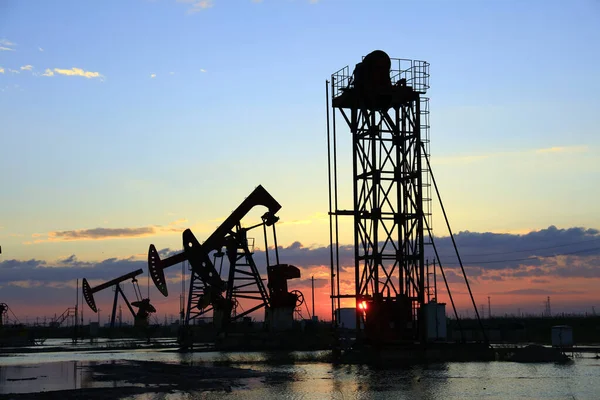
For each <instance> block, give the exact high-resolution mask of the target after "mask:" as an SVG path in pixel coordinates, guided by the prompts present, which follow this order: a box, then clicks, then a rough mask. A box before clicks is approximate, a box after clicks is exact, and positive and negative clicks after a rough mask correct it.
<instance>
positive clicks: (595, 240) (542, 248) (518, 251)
mask: <svg viewBox="0 0 600 400" xmlns="http://www.w3.org/2000/svg"><path fill="white" fill-rule="evenodd" d="M597 241H600V238H596V239H590V240H582V241H579V242H572V243H563V244H557V245H553V246H547V247H538V248H535V249H525V250H512V251H501V252H496V253H474V254H465V255H464V256H465V257H472V256H476V257H485V256H495V255H499V254H513V253H525V252H527V251H537V250H547V249H554V248H557V247H566V246H573V245H576V244H582V243H589V242H597Z"/></svg>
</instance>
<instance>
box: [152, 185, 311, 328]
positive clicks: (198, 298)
mask: <svg viewBox="0 0 600 400" xmlns="http://www.w3.org/2000/svg"><path fill="white" fill-rule="evenodd" d="M255 206H264V207H266V208H267V210H268V211H267V212H266V213H265V214H263V215H262V217H261V219H262V222H260V223H258V224H256V225H253V226H250V227H247V228H245V227H242V225H241V220H242V219H243V218H244V217H245V216H246V215H247V214H248V213H249V212H250V211H251V210H252V209H253V208H254V207H255ZM279 209H281V205H280V204H279V203H278V202H277V201H276V200H275V199H274V198H273V197H272V196H271V195H270V194H269V193H268V192H267V191H266V190H265V189H264V188H263V187H262V186H258V187H257V188H256V189H254V191H253V192H252V193H251V194H250V195H249V196H248V197H247V198H246V199H245V200H244V201H243V202H242V203H241V204H240V205H239V206H238V207H237V208H236V209H235V210H234V211H233V212H232V213H231V215H230V216H229V217H228V218H227V219H226V220H225V221H224V222H223V223H222V224H221V225H220V226H219V227H218V228H217V229H216V230H215V231H214V232H213V233H212V234H211V235H210V236H209V237H208V238H207V239H206V240H205V241H204V242H203V243H200V242H198V240H197V239H196V237H195V236H194V234H193V233H192V231H191V230H189V229H187V230H185V231H184V232H183V235H182V236H183V248H184V252H183V253H179V254H176V255H174V256H171V257H169V258H167V259H165V260H161V259H160V257H159V255H158V252H157V251H156V247H155V246H154V245H150V249H149V251H148V266H149V269H150V276H151V277H152V280H153V281H154V283H155V285H156V287H157V288H158V289H159V291H160V292H161V293H162V294H163V295H165V296H167V295H168V290H167V286H166V280H165V275H164V269H165V268H168V267H170V266H172V265H175V264H178V263H180V262H183V261H184V260H188V261H189V264H190V266H191V269H192V276H191V279H190V287H189V295H188V305H187V312H186V318H185V323H186V325H191V324H193V321H194V320H196V319H198V318H200V317H202V316H204V315H205V314H207V313H208V312H210V311H212V315H213V322H214V324H215V326H216V328H217V329H218V330H225V328H226V327H227V325H228V324H229V323H230V322H232V321H236V320H239V319H241V318H243V317H245V316H247V315H248V314H250V313H252V312H254V311H257V310H259V309H261V308H263V307H264V308H265V310H266V316H267V319H269V318H273V315H274V314H273V313H272V312H270V311H269V310H271V309H273V308H276V309H280V310H281V309H283V307H284V306H287V302H285V301H282V300H281V299H283V298H284V297H285V295H289V293H287V283H286V282H285V281H286V280H287V279H291V278H293V277H299V276H300V271H299V270H298V269H297V268H296V267H294V266H291V265H286V264H281V265H280V264H279V253H278V249H277V235H276V231H275V223H276V222H277V221H278V220H279V218H278V217H277V216H276V215H275V213H276V212H277V211H279ZM269 226H271V227H272V231H273V241H274V245H275V250H274V252H275V259H276V264H275V265H269V249H268V235H267V227H269ZM259 227H262V228H263V233H264V240H265V252H266V255H267V270H268V271H269V275H268V276H269V291H267V290H266V288H265V286H264V283H263V278H262V277H261V274H260V272H259V270H258V267H257V265H256V263H255V262H254V258H253V249H252V248H253V246H251V243H250V240H249V239H248V235H247V234H248V231H250V230H252V229H255V228H259ZM251 247H252V248H251ZM223 249H225V251H224V252H223ZM225 255H226V256H227V260H228V261H229V270H228V272H226V273H223V275H226V277H227V280H226V281H224V280H223V278H222V277H221V272H223V271H219V272H217V270H216V268H215V264H216V261H217V258H219V259H221V262H222V257H224V256H225ZM211 256H212V257H211ZM290 271H291V272H290ZM294 271H296V272H294ZM286 277H288V278H286ZM271 279H274V283H272V282H271ZM282 281H283V282H284V283H285V284H283V283H282ZM283 292H285V293H283ZM292 296H293V295H292ZM240 301H245V302H246V306H247V308H246V309H244V310H242V311H241V312H238V310H237V309H236V305H237V304H239V302H240ZM248 303H250V305H249V307H248ZM293 303H294V304H295V299H294V302H293ZM285 315H287V313H286V314H285ZM289 317H290V318H289V319H290V323H291V319H292V318H293V307H292V309H291V310H290V311H289ZM282 318H284V317H282ZM280 325H281V324H277V323H275V324H272V323H270V322H269V326H271V327H274V326H275V327H276V326H280Z"/></svg>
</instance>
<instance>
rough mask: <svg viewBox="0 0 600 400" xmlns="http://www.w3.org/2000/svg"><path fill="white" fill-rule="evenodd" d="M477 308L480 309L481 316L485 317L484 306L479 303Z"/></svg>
mask: <svg viewBox="0 0 600 400" xmlns="http://www.w3.org/2000/svg"><path fill="white" fill-rule="evenodd" d="M479 308H480V309H481V318H485V308H484V307H483V304H482V305H480V306H479Z"/></svg>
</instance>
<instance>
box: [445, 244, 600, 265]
mask: <svg viewBox="0 0 600 400" xmlns="http://www.w3.org/2000/svg"><path fill="white" fill-rule="evenodd" d="M595 250H600V247H593V248H591V249H584V250H576V251H571V252H568V253H562V254H553V255H548V256H531V257H526V258H515V259H512V260H497V261H465V262H463V264H497V263H502V262H514V261H527V260H537V259H539V258H550V257H558V256H568V255H571V254H579V253H586V252H589V251H595ZM445 264H446V265H458V263H457V262H447V263H445Z"/></svg>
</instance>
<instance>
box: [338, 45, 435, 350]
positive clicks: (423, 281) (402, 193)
mask: <svg viewBox="0 0 600 400" xmlns="http://www.w3.org/2000/svg"><path fill="white" fill-rule="evenodd" d="M383 54H385V53H383ZM386 57H387V56H386ZM364 63H365V61H364V60H363V63H362V64H364ZM359 66H360V64H359V65H357V69H356V70H355V72H354V76H350V74H349V68H348V67H345V68H343V69H341V70H339V71H338V72H336V73H334V74H333V75H332V76H331V82H330V83H329V82H328V85H327V88H328V90H331V117H330V116H329V111H330V110H329V104H328V147H329V171H330V172H329V178H330V224H331V229H330V238H331V252H332V254H331V264H332V266H331V269H332V271H331V272H332V311H333V314H334V320H335V319H337V316H336V313H335V311H334V310H335V309H337V308H340V306H341V299H344V298H352V299H355V301H356V306H357V310H358V311H359V312H357V325H356V326H357V327H358V328H360V326H361V325H360V323H361V315H360V314H361V311H362V312H366V311H367V309H368V313H369V316H368V318H366V319H365V320H364V322H365V325H364V331H365V332H366V334H367V336H370V337H371V338H372V339H376V340H379V339H383V340H386V339H390V340H397V339H406V340H415V339H419V338H422V337H423V336H422V335H423V325H424V324H420V323H419V320H420V317H419V314H420V312H419V310H421V309H422V307H423V305H424V304H425V303H426V300H427V298H428V291H429V288H428V287H427V281H428V280H427V271H426V266H425V259H424V253H425V250H424V246H425V245H426V244H427V243H428V240H429V235H428V233H427V230H428V229H430V228H431V224H430V223H429V220H428V218H429V216H430V214H431V212H430V208H431V205H430V204H431V196H430V184H429V175H428V173H427V172H428V171H427V163H426V162H425V161H424V157H425V155H426V153H425V152H426V151H427V149H428V143H429V138H428V135H429V132H428V130H429V103H428V98H426V97H423V96H422V95H423V94H425V93H426V90H427V89H428V88H429V64H428V63H427V62H424V61H413V60H404V59H391V68H390V69H389V73H390V79H389V82H388V85H384V86H382V87H379V86H373V87H372V86H369V85H365V84H364V83H362V82H360V86H359V81H358V78H359V77H358V76H357V72H356V71H358V68H359ZM384 80H385V79H384ZM379 83H381V82H379ZM389 83H391V85H389ZM327 98H328V102H329V94H328V95H327ZM338 116H341V117H342V118H343V121H344V122H345V124H346V125H347V128H348V129H349V133H350V136H351V141H352V193H353V195H352V197H353V206H352V209H350V210H341V209H339V205H338V200H339V197H340V196H339V193H338V191H339V189H338V174H337V170H338V165H337V164H338V161H337V160H338V156H337V147H338V141H339V140H340V134H341V133H343V134H344V136H346V135H347V131H346V129H344V131H345V132H340V131H342V129H340V128H339V127H338V126H337V125H338V123H337V121H336V119H338V118H336V117H338ZM343 216H351V217H353V225H354V286H355V289H354V293H341V290H340V273H341V272H342V271H341V266H340V260H339V242H338V241H339V228H338V218H339V217H343ZM334 277H336V278H337V279H335V278H334ZM365 315H366V314H365Z"/></svg>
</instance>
